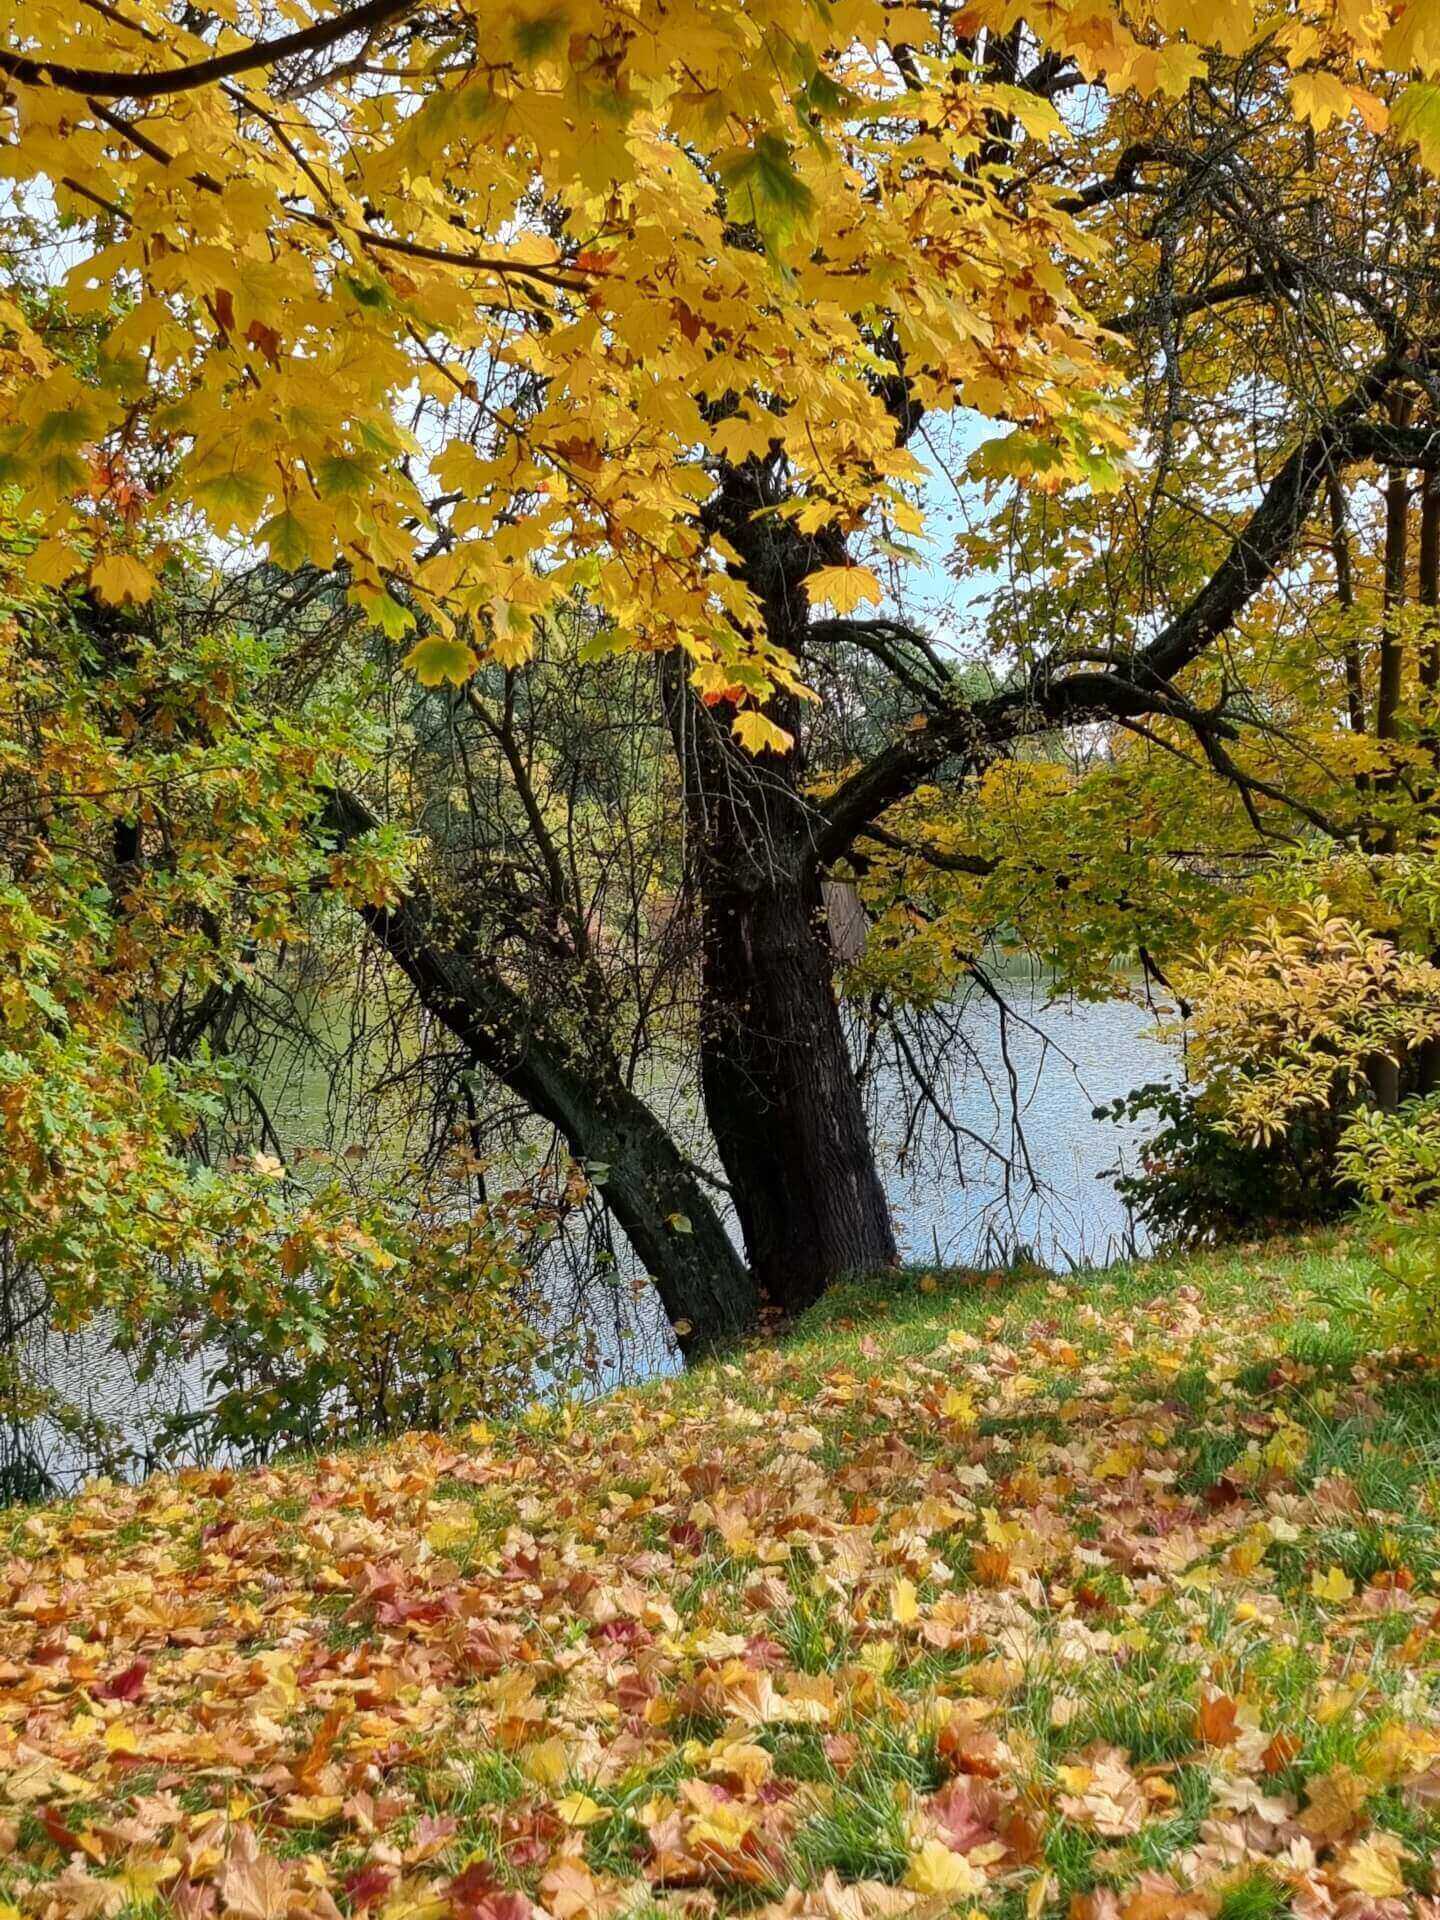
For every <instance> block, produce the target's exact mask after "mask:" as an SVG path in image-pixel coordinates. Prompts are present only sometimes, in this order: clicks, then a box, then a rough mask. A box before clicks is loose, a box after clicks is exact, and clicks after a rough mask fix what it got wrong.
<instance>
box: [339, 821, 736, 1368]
mask: <svg viewBox="0 0 1440 1920" xmlns="http://www.w3.org/2000/svg"><path fill="white" fill-rule="evenodd" d="M377 824H378V822H377V821H376V818H375V816H374V814H373V813H371V811H370V809H369V808H368V807H367V806H366V805H365V804H364V802H363V801H361V800H360V799H359V798H358V797H357V796H355V795H354V794H349V793H332V794H331V795H330V797H329V801H328V804H327V807H326V810H325V813H324V816H323V820H322V825H323V828H324V829H325V830H326V831H327V832H329V833H330V834H332V835H333V836H334V837H335V838H336V839H337V840H338V841H340V842H341V843H343V842H344V841H346V840H349V839H352V838H354V837H356V836H357V835H359V834H361V833H365V832H368V831H369V830H370V829H371V828H373V827H374V826H376V825H377ZM360 912H361V917H362V918H363V919H364V921H365V923H366V925H367V926H368V927H369V929H370V931H371V933H372V934H373V935H374V936H375V938H376V939H377V940H378V941H379V943H380V945H381V946H382V947H383V948H384V949H385V951H386V953H387V954H388V955H389V956H390V958H391V959H392V960H393V961H394V962H395V964H396V965H397V966H398V967H399V968H400V969H401V971H402V972H403V973H404V974H405V975H406V976H407V978H408V979H409V980H410V981H411V982H412V983H413V985H414V987H415V989H416V991H417V993H418V994H419V996H420V1000H421V1003H422V1004H423V1005H424V1006H425V1007H426V1008H427V1009H428V1011H429V1012H430V1013H431V1014H432V1015H433V1016H434V1017H435V1018H436V1019H437V1020H439V1021H441V1022H442V1023H443V1024H444V1025H445V1026H446V1027H447V1028H448V1029H449V1030H450V1032H451V1033H453V1034H454V1035H455V1037H456V1038H457V1039H458V1040H460V1041H461V1042H462V1043H463V1044H464V1046H465V1047H466V1048H467V1049H468V1050H469V1052H470V1054H471V1055H472V1057H473V1058H474V1059H475V1060H476V1062H477V1063H478V1064H480V1065H481V1066H483V1067H484V1068H485V1069H486V1070H487V1071H488V1072H490V1073H492V1074H494V1076H495V1077H496V1079H498V1080H500V1081H502V1082H503V1083H504V1085H506V1086H507V1087H509V1088H510V1089H511V1090H512V1091H513V1092H514V1093H516V1094H517V1095H518V1096H519V1097H520V1099H522V1100H523V1101H524V1102H525V1104H526V1105H527V1106H528V1107H529V1108H530V1109H531V1111H532V1112H534V1113H536V1114H538V1115H539V1116H540V1117H541V1118H542V1119H544V1120H546V1121H548V1122H549V1123H550V1125H552V1126H553V1127H555V1128H556V1129H557V1130H558V1131H559V1133H560V1134H561V1136H562V1138H563V1139H564V1140H565V1142H566V1144H567V1145H568V1146H569V1148H570V1151H571V1152H572V1153H573V1154H574V1155H575V1156H576V1158H577V1159H580V1160H584V1161H588V1162H590V1163H591V1164H596V1163H600V1164H603V1165H604V1166H605V1167H606V1168H607V1169H608V1171H607V1172H606V1174H605V1176H604V1179H603V1181H602V1182H601V1183H600V1185H601V1191H602V1192H603V1194H604V1197H605V1201H606V1204H607V1205H608V1206H609V1208H610V1210H611V1212H612V1213H613V1214H614V1216H615V1218H616V1219H617V1220H618V1221H619V1223H620V1226H621V1228H622V1229H623V1231H624V1233H625V1237H626V1238H627V1239H628V1240H629V1242H630V1244H631V1246H632V1247H633V1248H634V1250H635V1252H636V1254H637V1255H638V1256H639V1258H640V1259H641V1261H643V1263H644V1265H645V1268H646V1270H647V1272H648V1273H649V1274H650V1276H651V1278H652V1279H653V1281H654V1283H655V1289H656V1292H657V1293H658V1294H659V1296H660V1300H661V1304H662V1305H663V1306H664V1309H665V1312H666V1314H667V1315H668V1317H669V1320H670V1323H671V1325H672V1326H673V1327H674V1328H675V1332H676V1337H677V1339H678V1340H679V1341H680V1344H681V1347H682V1348H683V1350H684V1351H685V1353H686V1354H687V1355H694V1354H697V1353H700V1352H703V1351H705V1350H706V1349H707V1348H710V1347H714V1346H716V1345H718V1344H721V1343H723V1342H724V1341H725V1340H726V1339H728V1338H729V1337H731V1336H733V1335H734V1334H736V1333H738V1332H741V1331H743V1330H744V1329H745V1328H747V1327H750V1326H752V1325H753V1324H754V1321H755V1318H756V1314H757V1310H758V1304H759V1303H758V1300H757V1297H756V1292H755V1287H754V1283H753V1282H752V1280H751V1277H750V1275H749V1274H748V1273H747V1272H746V1270H745V1267H744V1264H743V1262H742V1261H741V1259H740V1256H739V1254H738V1253H737V1252H736V1250H735V1247H734V1245H733V1243H732V1241H731V1239H730V1236H729V1234H728V1233H727V1232H726V1230H725V1225H724V1222H723V1221H722V1220H721V1218H720V1216H719V1214H718V1213H717V1212H716V1210H715V1208H714V1206H713V1205H712V1203H711V1201H710V1198H709V1196H708V1195H707V1194H706V1192H705V1190H704V1188H703V1187H702V1186H701V1184H700V1181H699V1179H698V1178H697V1176H696V1174H695V1171H694V1169H693V1168H692V1167H691V1166H690V1164H689V1162H688V1161H686V1160H685V1159H684V1157H683V1156H682V1155H681V1153H680V1152H679V1150H678V1149H677V1147H676V1146H675V1143H674V1141H673V1140H672V1139H671V1137H670V1135H669V1133H668V1131H667V1130H666V1128H665V1127H664V1126H663V1125H662V1124H661V1122H660V1121H659V1120H658V1119H657V1118H656V1116H655V1115H654V1114H653V1113H652V1112H651V1110H650V1109H649V1107H648V1106H646V1104H645V1102H644V1101H643V1100H641V1099H640V1098H639V1096H638V1095H637V1094H635V1093H633V1092H632V1091H631V1090H630V1089H629V1088H628V1087H627V1086H626V1085H625V1084H624V1081H623V1079H622V1077H621V1075H620V1072H619V1069H618V1066H617V1065H616V1063H615V1062H614V1060H613V1059H612V1058H610V1057H609V1055H608V1053H607V1052H606V1050H605V1048H604V1044H603V1041H601V1040H600V1038H599V1036H595V1035H589V1036H585V1037H577V1038H572V1037H570V1036H569V1035H568V1034H567V1033H566V1031H565V1030H564V1028H563V1026H562V1024H561V1023H560V1022H559V1021H557V1020H556V1019H554V1018H553V1017H547V1016H546V1015H544V1014H542V1013H540V1012H539V1011H537V1009H535V1008H534V1007H532V1006H530V1005H529V1004H528V1003H527V1001H526V1000H525V999H524V998H523V997H522V996H521V995H520V994H519V993H518V992H517V991H516V990H515V988H514V987H512V986H511V985H510V983H509V982H508V981H507V980H505V979H504V978H503V977H502V976H501V975H500V973H499V972H498V970H497V969H496V968H495V966H494V965H493V964H492V963H491V962H490V961H489V960H488V958H487V956H486V955H485V954H484V952H482V951H481V950H480V949H479V947H478V946H477V944H476V943H475V942H474V941H472V940H471V939H470V938H469V937H468V935H467V933H466V930H465V928H464V927H463V926H460V925H457V924H455V922H454V921H452V920H450V919H448V918H447V917H446V916H445V915H444V914H443V913H442V912H441V910H440V909H439V907H438V906H437V905H436V903H435V902H434V901H433V900H432V899H430V897H429V896H428V894H427V893H426V892H425V890H424V889H423V888H422V887H412V888H411V889H410V890H409V891H408V892H407V893H406V895H405V897H404V898H403V899H402V900H400V901H399V902H398V903H397V904H396V905H394V906H391V907H375V906H367V907H362V908H361V910H360Z"/></svg>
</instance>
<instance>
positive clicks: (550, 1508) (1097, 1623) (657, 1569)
mask: <svg viewBox="0 0 1440 1920" xmlns="http://www.w3.org/2000/svg"><path fill="white" fill-rule="evenodd" d="M1186 1271H1187V1269H1185V1268H1183V1267H1181V1268H1177V1269H1176V1270H1175V1272H1174V1273H1172V1274H1170V1275H1169V1276H1168V1277H1166V1279H1165V1280H1164V1281H1163V1282H1157V1284H1161V1285H1162V1291H1161V1292H1159V1293H1158V1294H1156V1295H1155V1296H1154V1297H1152V1298H1148V1299H1147V1298H1145V1297H1144V1296H1143V1295H1140V1294H1134V1293H1133V1289H1132V1292H1131V1293H1130V1294H1126V1293H1125V1292H1124V1291H1123V1290H1121V1291H1116V1290H1114V1289H1107V1288H1106V1287H1105V1286H1104V1285H1102V1284H1099V1283H1096V1282H1093V1281H1092V1282H1084V1281H1082V1280H1077V1281H1074V1282H1072V1283H1067V1284H1061V1283H1059V1282H1053V1281H1052V1282H1048V1283H1046V1284H1043V1285H1035V1286H1031V1287H1029V1288H1026V1289H1023V1290H1021V1291H1020V1292H1018V1293H1017V1294H1016V1295H1015V1296H1014V1298H1013V1299H1011V1300H1009V1301H1008V1302H1007V1300H1006V1299H1005V1298H1004V1297H1002V1296H1000V1295H998V1294H986V1293H983V1292H982V1291H980V1290H976V1289H970V1290H966V1291H960V1292H938V1293H929V1294H928V1297H926V1298H925V1299H924V1301H923V1306H922V1308H921V1311H922V1313H923V1314H925V1315H928V1318H923V1317H922V1318H919V1319H917V1318H916V1317H915V1314H914V1312H913V1311H909V1310H908V1309H907V1314H906V1315H900V1314H898V1313H897V1315H896V1316H895V1319H894V1321H893V1324H892V1323H891V1321H890V1320H889V1318H888V1317H887V1311H888V1310H887V1308H886V1307H885V1304H884V1303H883V1302H882V1303H881V1305H880V1306H879V1308H877V1309H875V1310H873V1311H870V1310H867V1315H866V1318H865V1321H864V1324H863V1331H862V1332H861V1333H859V1334H858V1335H856V1334H855V1332H854V1330H853V1329H850V1330H849V1331H846V1330H844V1329H843V1327H842V1329H840V1330H838V1331H837V1330H836V1329H834V1328H831V1329H830V1330H829V1331H828V1332H827V1334H826V1335H825V1337H824V1338H821V1339H812V1340H811V1341H810V1342H809V1343H808V1345H806V1344H804V1343H800V1344H793V1345H790V1346H781V1347H772V1348H767V1347H757V1348H755V1349H754V1350H752V1351H750V1352H748V1353H746V1354H745V1355H744V1356H743V1357H741V1358H740V1359H738V1360H736V1361H733V1362H731V1363H728V1364H724V1365H713V1366H711V1367H709V1368H707V1369H705V1370H703V1371H702V1373H701V1374H699V1375H698V1376H696V1377H693V1378H691V1379H688V1380H684V1381H680V1382H675V1383H666V1384H661V1385H658V1386H655V1387H651V1388H648V1389H644V1390H641V1391H638V1392H632V1393H628V1394H623V1395H619V1396H616V1397H615V1398H613V1399H611V1400H609V1401H607V1402H605V1403H603V1404H601V1405H599V1406H598V1407H595V1408H592V1409H590V1410H588V1411H586V1412H583V1413H580V1414H578V1415H577V1414H574V1413H572V1412H570V1411H568V1410H558V1411H556V1412H555V1413H554V1414H553V1416H552V1415H544V1414H541V1415H537V1416H536V1417H535V1418H534V1419H533V1420H532V1421H530V1422H529V1423H527V1424H522V1425H521V1426H520V1427H517V1428H516V1429H514V1430H510V1431H506V1432H503V1433H493V1434H492V1433H488V1432H484V1431H481V1430H478V1429H477V1430H475V1431H473V1432H471V1433H469V1434H467V1435H463V1436H459V1437H455V1436H448V1437H444V1438H437V1437H435V1436H417V1437H412V1438H410V1439H407V1440H404V1441H402V1442H400V1443H398V1444H396V1445H394V1446H391V1447H389V1448H387V1449H386V1450H385V1451H383V1452H372V1453H364V1454H361V1453H355V1454H341V1455H336V1456H334V1457H329V1458H325V1459H321V1460H318V1461H313V1462H307V1463H303V1464H294V1465H282V1466H275V1467H270V1468H266V1469H263V1470H256V1471H252V1472H248V1473H233V1472H229V1471H207V1470H197V1471H192V1472H186V1473H181V1474H179V1475H177V1476H174V1477H171V1478H164V1479H156V1480H153V1481H151V1482H149V1483H148V1484H147V1485H145V1486H143V1487H141V1488H138V1489H137V1488H127V1487H121V1486H115V1485H97V1486H93V1487H91V1488H89V1489H88V1490H87V1491H86V1492H85V1493H84V1494H83V1495H82V1496H81V1497H80V1498H79V1499H77V1500H76V1501H74V1502H73V1503H71V1504H70V1505H68V1506H63V1507H54V1508H46V1509H38V1510H31V1511H23V1512H17V1513H15V1514H12V1515H10V1516H8V1517H4V1518H3V1519H0V1528H4V1529H6V1530H7V1531H5V1532H0V1541H3V1542H5V1544H3V1545H0V1920H17V1916H23V1920H96V1917H99V1920H115V1917H116V1916H120V1915H130V1914H135V1915H141V1914H144V1915H146V1916H150V1915H159V1914H162V1913H174V1914H176V1915H178V1916H179V1917H180V1920H211V1916H214V1920H225V1917H226V1916H233V1917H234V1920H336V1917H337V1915H340V1914H354V1915H373V1916H375V1917H376V1920H447V1917H451V1916H453V1920H532V1916H534V1917H535V1920H541V1916H546V1915H548V1916H550V1920H577V1917H578V1916H588V1915H596V1916H605V1915H611V1914H633V1915H635V1916H637V1920H651V1917H652V1916H654V1915H656V1914H657V1913H664V1914H676V1915H695V1916H702V1917H703V1916H708V1915H711V1914H717V1915H718V1914H727V1913H742V1912H743V1913H746V1914H749V1915H755V1916H758V1920H870V1916H892V1915H907V1916H915V1920H929V1916H931V1915H938V1914H940V1913H953V1914H960V1915H970V1914H976V1915H991V1914H994V1915H999V1916H1006V1917H1008V1920H1022V1917H1028V1920H1039V1916H1044V1915H1066V1916H1068V1917H1069V1920H1162V1916H1163V1917H1164V1920H1169V1916H1179V1920H1187V1917H1188V1916H1215V1917H1217V1920H1247V1916H1268V1915H1280V1914H1293V1915H1295V1916H1298V1917H1299V1920H1322V1917H1328V1916H1338V1920H1392V1917H1397V1920H1398V1916H1402V1915H1407V1916H1408V1915H1413V1916H1428V1917H1429V1920H1440V1900H1437V1898H1436V1896H1435V1889H1434V1888H1433V1887H1432V1874H1433V1871H1434V1868H1433V1862H1434V1858H1435V1854H1436V1848H1437V1843H1440V1708H1437V1701H1436V1680H1437V1674H1440V1668H1437V1653H1440V1586H1437V1571H1440V1525H1437V1514H1436V1510H1435V1499H1436V1486H1437V1482H1436V1480H1435V1477H1434V1473H1435V1466H1436V1460H1437V1457H1440V1448H1437V1445H1436V1439H1437V1434H1440V1390H1437V1385H1436V1381H1437V1376H1435V1375H1434V1374H1431V1373H1428V1372H1427V1371H1426V1370H1424V1369H1423V1368H1419V1367H1416V1366H1414V1365H1406V1364H1405V1363H1403V1362H1401V1361H1399V1360H1395V1361H1393V1362H1390V1363H1385V1362H1381V1361H1378V1360H1368V1359H1366V1358H1364V1357H1363V1356H1357V1355H1355V1354H1353V1353H1350V1352H1348V1351H1346V1350H1343V1347H1342V1348H1337V1350H1336V1352H1335V1353H1334V1354H1329V1353H1327V1352H1325V1351H1322V1350H1321V1349H1320V1348H1317V1347H1316V1345H1315V1339H1314V1325H1313V1322H1314V1319H1315V1313H1314V1310H1313V1308H1310V1307H1307V1306H1306V1303H1305V1302H1304V1301H1303V1300H1300V1299H1297V1298H1295V1297H1293V1296H1291V1295H1290V1294H1289V1290H1288V1289H1287V1287H1286V1285H1285V1284H1283V1282H1282V1278H1281V1276H1272V1277H1271V1280H1270V1281H1269V1282H1266V1283H1263V1284H1262V1283H1258V1282H1257V1281H1256V1280H1255V1278H1254V1277H1253V1276H1251V1277H1248V1278H1246V1279H1245V1280H1244V1282H1243V1284H1232V1285H1231V1286H1230V1288H1229V1291H1228V1292H1227V1291H1226V1290H1225V1288H1223V1287H1221V1288H1220V1289H1219V1290H1218V1293H1216V1292H1215V1291H1213V1290H1212V1294H1211V1295H1210V1296H1207V1295H1205V1294H1204V1293H1203V1292H1202V1291H1201V1290H1200V1289H1198V1288H1197V1287H1196V1286H1194V1285H1190V1284H1181V1282H1182V1281H1183V1280H1184V1276H1185V1273H1186ZM1232 1278H1233V1276H1232ZM913 1305H914V1301H913V1299H912V1302H911V1306H912V1307H913ZM1302 1334H1303V1335H1305V1336H1306V1338H1308V1339H1309V1342H1310V1345H1309V1347H1308V1348H1307V1346H1306V1344H1305V1339H1302V1338H1301V1337H1300V1336H1301V1335H1302ZM1299 1355H1306V1356H1307V1357H1297V1356H1299ZM1397 1408H1398V1409H1399V1410H1400V1413H1399V1414H1397ZM1401 1415H1403V1417H1400V1416H1401ZM1376 1487H1382V1488H1384V1489H1385V1490H1387V1497H1388V1499H1389V1500H1390V1501H1391V1502H1393V1504H1392V1505H1390V1506H1384V1505H1377V1504H1376V1499H1375V1493H1374V1489H1375V1488H1376Z"/></svg>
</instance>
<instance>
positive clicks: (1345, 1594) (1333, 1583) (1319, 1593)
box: [1310, 1567, 1355, 1603]
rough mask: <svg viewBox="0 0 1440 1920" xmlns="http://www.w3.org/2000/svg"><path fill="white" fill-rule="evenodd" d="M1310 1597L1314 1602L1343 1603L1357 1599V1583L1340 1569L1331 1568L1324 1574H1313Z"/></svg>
mask: <svg viewBox="0 0 1440 1920" xmlns="http://www.w3.org/2000/svg"><path fill="white" fill-rule="evenodd" d="M1310 1596H1311V1598H1312V1599H1314V1600H1333V1601H1336V1602H1337V1603H1343V1602H1344V1601H1346V1600H1353V1599H1354V1597H1355V1582H1354V1581H1353V1580H1352V1579H1351V1578H1350V1576H1349V1575H1348V1574H1347V1573H1345V1572H1344V1571H1343V1570H1342V1569H1341V1568H1339V1567H1330V1568H1329V1569H1327V1571H1326V1572H1324V1573H1312V1574H1311V1576H1310Z"/></svg>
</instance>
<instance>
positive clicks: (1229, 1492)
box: [1205, 1473, 1241, 1507]
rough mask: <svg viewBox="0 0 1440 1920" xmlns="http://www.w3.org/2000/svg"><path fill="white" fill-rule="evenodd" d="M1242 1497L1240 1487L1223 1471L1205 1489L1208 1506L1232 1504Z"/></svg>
mask: <svg viewBox="0 0 1440 1920" xmlns="http://www.w3.org/2000/svg"><path fill="white" fill-rule="evenodd" d="M1240 1498H1241V1491H1240V1488H1239V1487H1238V1486H1237V1485H1236V1484H1235V1482H1234V1481H1233V1480H1229V1479H1227V1478H1226V1477H1225V1475H1224V1474H1223V1473H1222V1474H1221V1476H1220V1478H1219V1479H1218V1480H1216V1481H1215V1482H1213V1484H1212V1485H1210V1486H1208V1487H1207V1488H1206V1489H1205V1504H1206V1506H1207V1507H1228V1506H1232V1505H1233V1504H1234V1502H1235V1501H1237V1500H1238V1499H1240Z"/></svg>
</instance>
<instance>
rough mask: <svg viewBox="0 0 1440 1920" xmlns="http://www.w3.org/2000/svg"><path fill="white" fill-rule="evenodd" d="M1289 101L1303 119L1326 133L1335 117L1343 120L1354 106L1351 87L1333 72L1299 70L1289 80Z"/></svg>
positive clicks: (1319, 131) (1320, 131)
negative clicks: (1304, 71)
mask: <svg viewBox="0 0 1440 1920" xmlns="http://www.w3.org/2000/svg"><path fill="white" fill-rule="evenodd" d="M1290 102H1291V105H1292V106H1293V107H1294V109H1295V112H1296V115H1297V117H1298V118H1299V119H1301V120H1308V121H1309V123H1310V125H1311V126H1312V127H1314V129H1315V131H1316V132H1317V133H1323V132H1324V131H1325V129H1326V128H1327V127H1328V126H1329V125H1330V123H1331V121H1332V120H1343V119H1344V118H1345V116H1346V115H1347V114H1348V113H1349V111H1350V107H1351V99H1350V90H1349V88H1348V87H1347V86H1346V85H1345V82H1344V81H1343V80H1340V79H1337V78H1336V76H1335V75H1334V74H1333V73H1324V72H1312V73H1297V74H1295V75H1294V76H1293V77H1292V79H1291V81H1290Z"/></svg>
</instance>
